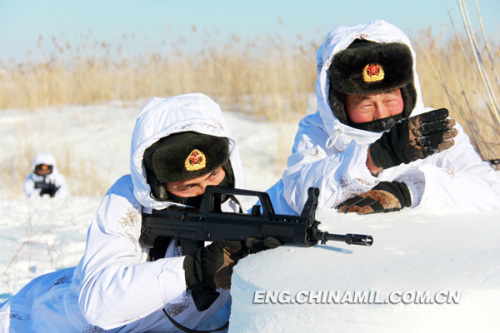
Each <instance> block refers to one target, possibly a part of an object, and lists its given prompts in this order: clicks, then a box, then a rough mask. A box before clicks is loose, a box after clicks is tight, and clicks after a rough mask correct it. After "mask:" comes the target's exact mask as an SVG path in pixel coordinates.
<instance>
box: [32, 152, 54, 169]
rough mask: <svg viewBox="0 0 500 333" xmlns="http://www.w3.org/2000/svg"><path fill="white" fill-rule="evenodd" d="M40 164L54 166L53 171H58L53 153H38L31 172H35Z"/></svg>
mask: <svg viewBox="0 0 500 333" xmlns="http://www.w3.org/2000/svg"><path fill="white" fill-rule="evenodd" d="M39 164H46V165H52V170H53V171H54V170H56V169H57V166H56V159H55V158H54V156H53V155H52V154H51V153H38V154H36V156H35V159H34V160H33V164H32V165H31V170H32V171H35V167H36V166H37V165H39Z"/></svg>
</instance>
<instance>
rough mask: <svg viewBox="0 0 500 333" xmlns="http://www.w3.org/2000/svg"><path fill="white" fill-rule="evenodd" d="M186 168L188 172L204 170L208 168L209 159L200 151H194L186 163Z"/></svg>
mask: <svg viewBox="0 0 500 333" xmlns="http://www.w3.org/2000/svg"><path fill="white" fill-rule="evenodd" d="M184 166H185V167H186V170H187V171H196V170H200V169H203V168H204V167H206V166H207V158H206V157H205V154H203V153H202V152H201V151H199V150H198V149H194V150H193V151H192V152H191V153H189V155H188V157H186V160H185V161H184Z"/></svg>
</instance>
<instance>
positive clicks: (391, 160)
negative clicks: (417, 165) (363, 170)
mask: <svg viewBox="0 0 500 333" xmlns="http://www.w3.org/2000/svg"><path fill="white" fill-rule="evenodd" d="M447 117H448V110H447V109H438V110H433V111H431V112H427V113H423V114H421V115H418V116H415V117H411V118H408V119H405V120H403V121H402V122H400V123H397V124H396V125H394V126H393V127H392V128H391V129H390V131H388V132H385V133H384V134H382V136H381V137H380V138H379V139H378V140H377V141H375V142H374V143H372V144H371V145H370V149H369V153H370V156H371V159H372V161H373V164H374V165H375V166H377V167H379V168H383V169H388V168H391V167H394V166H397V165H400V164H401V163H410V162H413V161H416V160H418V159H422V158H426V157H427V156H429V155H432V154H435V153H439V152H442V151H443V150H446V149H448V148H451V147H452V146H453V145H454V144H455V141H454V140H453V138H454V137H455V136H456V135H457V134H458V130H457V129H456V128H453V126H455V124H456V123H455V120H453V119H447Z"/></svg>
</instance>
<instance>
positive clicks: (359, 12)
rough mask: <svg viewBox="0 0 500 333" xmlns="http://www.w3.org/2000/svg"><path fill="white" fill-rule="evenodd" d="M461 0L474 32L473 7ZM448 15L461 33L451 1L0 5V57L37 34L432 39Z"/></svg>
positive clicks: (498, 8) (61, 37) (492, 11)
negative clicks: (387, 32)
mask: <svg viewBox="0 0 500 333" xmlns="http://www.w3.org/2000/svg"><path fill="white" fill-rule="evenodd" d="M466 2H467V8H468V9H469V12H470V16H471V20H472V21H473V24H475V26H476V27H479V26H478V25H477V12H476V9H475V2H474V1H473V0H466ZM479 6H480V9H481V14H482V18H483V21H484V25H485V28H486V30H487V31H488V33H489V34H490V35H492V36H498V35H499V32H500V23H499V20H498V15H499V14H500V1H498V0H480V1H479ZM448 10H449V11H450V13H451V15H452V17H453V19H454V21H455V24H456V25H458V26H459V27H460V28H462V25H461V24H462V23H461V22H462V21H461V17H460V12H459V7H458V3H457V1H456V0H408V1H407V0H378V1H369V0H353V1H347V0H306V1H294V0H288V1H285V0H251V1H247V0H232V1H229V0H219V1H215V0H205V1H203V0H189V1H183V0H77V1H75V0H0V36H1V38H0V43H1V44H0V45H1V47H0V60H4V61H7V60H10V59H13V58H15V59H16V60H23V59H25V57H26V53H27V52H28V51H29V50H31V51H36V50H37V41H38V36H39V35H42V36H43V37H44V39H43V43H44V44H42V45H43V46H44V48H49V49H50V47H51V45H52V43H51V42H50V38H51V36H54V37H55V38H56V39H57V40H58V41H59V42H61V41H64V42H66V41H67V42H69V43H70V44H72V45H77V44H79V43H81V42H82V41H83V40H85V39H90V40H94V41H95V40H98V41H105V42H108V43H111V44H112V45H113V44H114V45H116V44H117V43H119V41H120V40H121V39H122V38H123V36H124V35H125V36H128V38H131V36H134V38H135V40H136V45H137V46H138V48H141V47H145V45H151V44H152V43H154V42H158V43H161V42H162V41H164V42H165V43H167V44H168V43H170V42H171V41H172V40H174V39H177V38H178V37H179V36H184V37H186V39H187V43H186V44H187V45H188V47H193V48H195V47H196V46H197V45H200V40H202V38H203V36H205V38H206V35H207V34H206V32H208V33H211V34H213V33H214V32H216V31H217V32H218V35H219V37H220V38H221V39H222V40H224V39H225V38H228V37H227V36H230V35H231V34H235V35H239V36H242V37H245V38H247V37H248V38H253V37H254V36H257V35H266V34H271V35H277V34H279V35H280V36H282V37H284V38H286V39H287V40H288V41H290V42H291V43H294V42H297V36H298V35H299V34H300V35H301V36H302V38H303V40H304V41H306V42H315V43H316V44H320V43H321V42H322V40H323V38H324V36H325V35H326V33H328V31H330V30H332V29H333V28H334V27H336V26H337V25H352V24H358V23H363V22H366V21H369V20H372V19H375V18H380V19H385V20H387V21H388V22H390V23H393V24H394V25H396V26H398V27H400V28H401V29H402V30H403V31H404V32H406V33H407V34H410V35H411V34H416V33H418V32H419V31H420V30H422V29H425V28H428V27H431V28H432V31H433V32H434V33H435V34H437V33H438V32H439V31H440V30H441V29H442V28H443V27H444V29H445V33H451V32H452V27H451V24H450V18H449V15H448ZM193 25H194V26H196V32H193V30H192V29H193ZM204 34H205V35H204ZM146 43H148V44H146Z"/></svg>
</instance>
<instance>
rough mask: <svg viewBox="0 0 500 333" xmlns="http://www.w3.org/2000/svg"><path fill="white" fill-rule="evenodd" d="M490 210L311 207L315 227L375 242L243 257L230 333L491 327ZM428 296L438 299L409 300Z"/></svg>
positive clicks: (495, 257)
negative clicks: (355, 211)
mask: <svg viewBox="0 0 500 333" xmlns="http://www.w3.org/2000/svg"><path fill="white" fill-rule="evenodd" d="M499 216H500V212H498V213H483V214H470V213H467V214H462V213H460V212H450V211H425V212H424V211H418V210H404V211H401V212H397V213H388V214H377V215H371V216H358V215H351V214H345V215H344V214H339V213H337V212H336V211H334V210H325V211H322V212H318V214H317V219H318V220H320V221H323V223H322V224H321V225H320V228H321V229H322V230H326V231H329V232H330V233H340V234H345V233H363V234H370V235H372V236H373V237H374V245H373V246H372V247H362V246H354V245H351V246H349V245H347V244H344V243H340V242H329V243H327V244H326V245H316V246H314V247H311V248H302V247H298V246H293V245H288V246H283V247H280V248H278V249H276V250H272V251H267V252H263V253H259V254H257V255H253V256H250V257H248V258H246V259H244V260H242V261H241V262H240V263H239V264H238V265H237V266H236V267H235V271H234V274H233V280H232V287H231V295H232V297H233V304H232V314H231V323H230V329H229V332H231V333H235V332H238V333H240V332H345V331H346V330H349V331H351V330H355V331H357V332H368V331H369V332H452V331H453V332H472V331H475V332H479V331H481V332H496V331H497V330H498V325H499V324H500V317H499V316H498V309H500V244H499V242H498V241H497V239H496V238H497V235H498V234H499V233H500V223H499ZM266 292H267V294H266ZM331 295H337V298H334V297H333V296H331ZM425 295H428V296H425ZM266 297H268V298H267V301H268V302H266ZM273 297H274V299H273ZM329 297H330V298H329ZM425 297H428V298H425ZM273 301H274V302H273ZM385 301H387V303H385ZM431 301H432V302H434V303H435V301H437V302H439V303H441V302H443V303H444V304H417V303H427V302H431ZM292 302H295V304H292ZM256 303H257V304H256ZM263 303H267V304H263ZM272 303H274V304H272ZM297 303H300V304H297ZM448 303H449V304H448Z"/></svg>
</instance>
